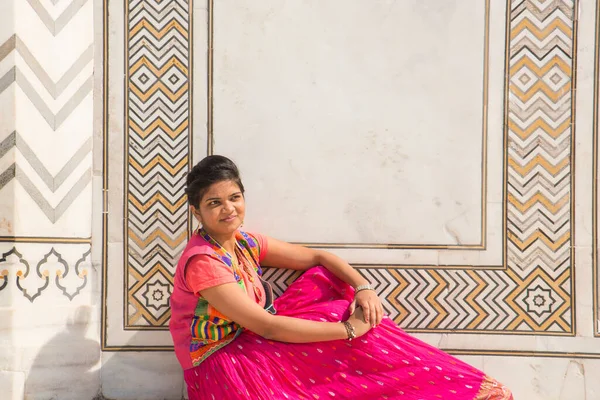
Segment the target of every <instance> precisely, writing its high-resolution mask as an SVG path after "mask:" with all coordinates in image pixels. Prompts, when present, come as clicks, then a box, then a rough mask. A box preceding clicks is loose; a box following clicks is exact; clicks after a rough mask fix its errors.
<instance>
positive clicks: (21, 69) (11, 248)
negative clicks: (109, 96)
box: [0, 0, 101, 400]
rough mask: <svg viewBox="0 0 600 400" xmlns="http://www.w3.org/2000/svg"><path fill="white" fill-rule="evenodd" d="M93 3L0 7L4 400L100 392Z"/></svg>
mask: <svg viewBox="0 0 600 400" xmlns="http://www.w3.org/2000/svg"><path fill="white" fill-rule="evenodd" d="M94 34H95V32H94V1H93V0H86V1H46V0H32V1H13V0H8V1H2V2H1V4H0V176H1V177H0V355H1V356H0V388H1V389H0V398H2V399H11V400H12V399H24V398H27V399H51V398H53V399H91V398H93V397H94V396H96V395H97V394H98V393H99V392H100V357H101V352H100V343H99V335H100V325H99V322H100V314H99V311H100V304H99V288H100V280H99V278H100V273H99V272H100V271H99V268H98V267H99V266H98V265H92V262H91V259H92V256H91V231H92V187H91V184H90V181H91V177H92V171H91V168H92V134H93V130H94V100H93V90H94V89H93V73H94V71H93V69H94Z"/></svg>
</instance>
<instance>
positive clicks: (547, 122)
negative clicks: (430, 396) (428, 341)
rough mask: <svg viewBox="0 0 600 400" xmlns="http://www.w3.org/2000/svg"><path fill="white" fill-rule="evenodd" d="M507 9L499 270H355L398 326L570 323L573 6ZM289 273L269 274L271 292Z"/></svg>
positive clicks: (556, 328)
mask: <svg viewBox="0 0 600 400" xmlns="http://www.w3.org/2000/svg"><path fill="white" fill-rule="evenodd" d="M510 7H511V12H510V15H511V20H510V43H509V60H508V61H509V76H508V80H509V81H508V91H509V93H508V94H507V95H508V98H509V102H508V110H507V112H508V147H507V148H506V149H505V150H506V151H507V153H508V154H507V157H508V170H507V174H506V179H507V182H506V184H507V194H506V207H507V210H506V217H507V221H506V228H507V231H506V236H507V249H506V250H507V260H506V263H507V265H506V267H507V269H506V270H486V269H481V270H460V269H408V268H407V269H403V268H397V269H389V268H362V269H360V271H361V273H362V274H363V275H364V276H365V277H367V278H368V279H369V280H370V281H371V282H372V283H374V284H376V290H377V292H378V293H379V295H380V297H381V298H382V299H383V303H384V306H385V308H386V311H387V312H388V314H389V315H390V316H391V317H392V318H393V319H394V320H395V321H396V322H398V323H399V324H400V325H401V326H402V327H404V328H406V329H410V330H414V331H427V332H430V331H456V330H459V331H476V332H485V331H522V332H551V333H570V332H572V330H573V325H572V321H571V314H572V309H571V307H572V295H573V293H571V283H572V282H571V269H572V255H571V223H572V220H571V218H572V214H571V207H572V204H571V191H572V175H571V165H572V164H571V162H572V160H571V157H572V154H571V146H572V141H573V138H572V132H571V123H572V114H573V110H572V109H571V96H572V92H571V90H572V89H571V88H572V78H573V58H572V52H573V19H572V18H573V15H574V14H573V10H574V4H573V3H572V2H569V1H558V2H537V1H529V0H526V1H513V2H512V3H511V4H510ZM290 274H291V272H290V273H289V274H287V275H286V274H285V273H281V272H279V273H277V279H276V282H277V283H278V284H277V287H278V290H279V291H283V290H284V289H285V286H284V283H285V282H289V281H290V279H291V278H292V276H291V275H290Z"/></svg>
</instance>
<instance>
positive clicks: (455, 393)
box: [170, 156, 512, 400]
mask: <svg viewBox="0 0 600 400" xmlns="http://www.w3.org/2000/svg"><path fill="white" fill-rule="evenodd" d="M186 194H187V198H188V202H189V204H190V208H191V210H192V213H193V215H194V217H195V218H196V219H197V220H198V222H199V223H200V226H201V227H200V228H199V229H198V230H196V231H195V232H194V234H193V235H192V236H191V238H190V240H189V243H188V245H187V247H186V248H185V250H184V251H183V254H182V255H181V258H180V260H179V263H178V265H177V270H176V273H175V284H174V291H173V294H172V296H171V308H172V316H171V322H170V331H171V334H172V337H173V341H174V344H175V353H176V355H177V358H178V360H179V362H180V363H181V366H182V367H183V369H184V377H185V382H186V384H187V387H188V395H189V398H190V400H196V399H217V400H222V399H265V400H266V399H329V398H338V399H340V398H341V399H343V398H346V399H369V400H371V399H404V400H408V399H413V400H417V399H427V400H430V399H456V400H467V399H468V400H476V399H477V400H483V399H486V400H508V399H512V395H511V393H510V391H509V390H508V389H507V388H506V387H505V386H503V385H502V384H500V383H498V382H497V381H496V380H494V379H492V378H490V377H488V376H486V375H485V374H484V373H483V372H481V371H479V370H477V369H475V368H473V367H471V366H469V365H467V364H465V363H464V362H462V361H460V360H458V359H456V358H454V357H452V356H450V355H448V354H446V353H444V352H442V351H440V350H438V349H436V348H434V347H431V346H429V345H427V344H426V343H424V342H422V341H420V340H418V339H416V338H414V337H412V336H410V335H408V334H406V333H405V332H404V331H403V330H402V329H400V328H399V327H398V326H396V324H394V322H393V321H391V320H390V319H389V318H387V317H386V316H385V314H384V312H383V307H382V305H381V301H380V300H379V298H378V297H377V295H376V293H375V291H374V290H373V289H372V288H371V286H370V285H369V282H368V281H367V280H366V279H365V278H363V277H362V276H361V275H360V274H359V273H358V272H357V271H356V270H354V269H353V268H352V267H351V266H350V265H349V264H348V263H346V262H345V261H343V260H342V259H340V258H339V257H337V256H335V255H333V254H331V253H328V252H325V251H322V250H314V249H309V248H305V247H302V246H297V245H293V244H289V243H285V242H282V241H279V240H276V239H273V238H270V237H267V236H264V235H261V234H258V233H250V232H244V231H243V230H241V229H240V228H241V226H242V223H243V220H244V215H245V202H244V186H243V185H242V181H241V179H240V175H239V172H238V169H237V167H236V166H235V164H234V163H233V162H232V161H231V160H229V159H228V158H225V157H222V156H209V157H206V158H205V159H203V160H202V161H200V162H199V163H198V164H197V165H196V166H195V167H194V168H193V169H192V170H191V172H190V173H189V174H188V176H187V187H186ZM263 266H268V267H275V268H288V269H294V270H298V271H306V272H304V274H303V275H302V276H301V277H300V278H298V279H297V280H296V281H295V282H294V283H292V284H291V285H290V286H289V288H288V289H287V290H286V291H285V293H283V295H282V296H281V297H279V298H278V299H276V300H274V301H273V293H272V290H271V287H270V285H269V284H268V283H267V282H265V281H263V280H262V279H261V275H262V270H261V267H263Z"/></svg>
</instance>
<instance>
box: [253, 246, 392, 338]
mask: <svg viewBox="0 0 600 400" xmlns="http://www.w3.org/2000/svg"><path fill="white" fill-rule="evenodd" d="M267 240H268V247H267V248H268V251H267V254H266V255H265V258H264V259H263V261H262V264H263V265H265V266H269V267H276V268H289V269H295V270H299V271H306V270H307V269H309V268H311V267H314V266H315V265H322V266H324V267H325V268H327V269H328V270H329V271H331V273H332V274H334V275H335V276H337V277H338V278H340V279H341V280H343V281H344V282H346V283H347V284H349V285H352V286H353V287H354V288H356V287H358V286H360V285H366V284H369V281H367V280H366V279H365V278H363V277H362V275H361V274H359V273H358V271H356V270H355V269H354V268H352V266H351V265H350V264H348V263H347V262H346V261H344V260H342V259H341V258H340V257H338V256H336V255H335V254H332V253H329V252H327V251H324V250H316V249H310V248H308V247H303V246H298V245H295V244H291V243H286V242H282V241H281V240H277V239H273V238H270V237H268V238H267ZM355 300H356V302H353V303H352V305H351V307H350V313H351V314H352V313H354V308H355V303H357V304H358V305H359V306H361V307H362V308H363V311H364V314H365V319H366V321H367V322H372V325H373V326H375V325H378V324H379V323H380V322H381V319H382V318H383V306H382V305H381V301H380V300H379V298H378V297H377V295H376V294H375V292H373V291H361V292H359V293H357V294H356V299H355Z"/></svg>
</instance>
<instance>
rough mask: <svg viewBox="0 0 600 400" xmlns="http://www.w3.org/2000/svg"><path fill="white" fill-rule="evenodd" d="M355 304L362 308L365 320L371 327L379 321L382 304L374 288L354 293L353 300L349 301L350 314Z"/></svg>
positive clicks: (381, 315) (381, 314)
mask: <svg viewBox="0 0 600 400" xmlns="http://www.w3.org/2000/svg"><path fill="white" fill-rule="evenodd" d="M356 306H359V307H361V308H362V309H363V313H364V315H365V322H367V323H368V324H371V325H372V326H373V328H374V327H375V326H377V325H379V324H380V323H381V319H382V318H383V306H382V305H381V300H379V297H377V293H375V291H374V290H361V291H360V292H358V293H356V294H355V295H354V301H353V302H352V303H350V307H349V308H348V310H349V311H350V315H352V314H353V313H354V310H355V309H356Z"/></svg>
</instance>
